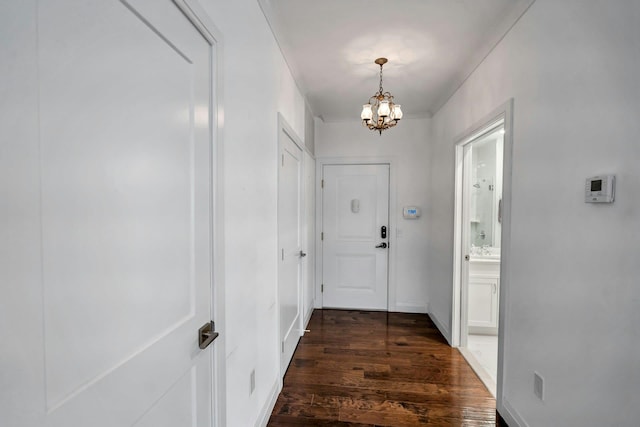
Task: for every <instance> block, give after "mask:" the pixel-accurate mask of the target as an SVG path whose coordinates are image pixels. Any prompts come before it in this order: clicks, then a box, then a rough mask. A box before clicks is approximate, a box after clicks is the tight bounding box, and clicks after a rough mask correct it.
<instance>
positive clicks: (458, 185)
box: [451, 98, 514, 413]
mask: <svg viewBox="0 0 640 427" xmlns="http://www.w3.org/2000/svg"><path fill="white" fill-rule="evenodd" d="M513 104H514V100H513V98H510V99H509V100H508V101H507V102H505V103H504V104H502V105H501V106H499V107H498V108H496V109H495V110H493V111H492V112H491V113H489V114H487V115H486V116H484V117H483V118H482V119H480V120H478V121H477V122H476V123H475V124H474V125H473V126H471V127H469V128H468V129H467V130H466V131H464V132H463V133H462V134H461V135H460V136H459V137H457V138H456V139H455V202H454V240H453V286H452V291H453V292H452V293H453V296H452V308H451V346H452V347H459V346H460V344H461V330H462V329H461V328H463V327H464V326H463V325H462V319H461V317H462V315H463V313H462V311H463V310H462V307H461V304H462V302H463V299H462V295H461V292H462V269H463V268H464V261H463V260H464V254H463V251H464V248H465V247H464V246H463V241H462V239H463V234H464V233H463V221H464V218H463V209H462V207H463V201H464V200H463V191H464V180H463V165H464V162H463V160H464V146H465V145H467V144H468V143H470V142H471V141H473V140H474V139H476V138H477V137H478V136H480V135H481V134H483V133H484V132H485V131H486V130H487V128H488V127H490V126H491V125H492V124H496V123H497V122H499V121H501V120H503V121H504V131H505V134H504V146H503V166H502V236H501V241H500V248H501V257H500V294H499V303H498V304H499V310H498V316H499V319H498V372H497V374H498V375H497V380H496V409H497V410H498V411H499V412H501V413H503V412H504V406H503V390H504V382H505V381H504V380H505V372H504V366H505V365H504V337H505V336H506V333H507V329H508V322H507V317H508V315H509V306H508V304H509V287H510V286H509V285H510V283H511V280H510V279H511V187H512V160H513ZM467 268H468V267H467ZM465 318H466V315H465Z"/></svg>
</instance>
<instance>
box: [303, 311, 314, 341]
mask: <svg viewBox="0 0 640 427" xmlns="http://www.w3.org/2000/svg"><path fill="white" fill-rule="evenodd" d="M313 310H314V307H313V303H311V305H310V306H309V307H307V315H306V316H305V318H304V319H303V322H302V324H303V325H304V328H305V329H306V328H307V326H309V320H311V315H312V314H313ZM300 335H304V333H302V334H300Z"/></svg>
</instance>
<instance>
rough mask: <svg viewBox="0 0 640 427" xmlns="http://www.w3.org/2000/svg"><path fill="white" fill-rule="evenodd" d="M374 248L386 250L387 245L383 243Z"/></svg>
mask: <svg viewBox="0 0 640 427" xmlns="http://www.w3.org/2000/svg"><path fill="white" fill-rule="evenodd" d="M376 248H382V249H387V244H386V243H385V242H382V243H380V244H379V245H378V246H376Z"/></svg>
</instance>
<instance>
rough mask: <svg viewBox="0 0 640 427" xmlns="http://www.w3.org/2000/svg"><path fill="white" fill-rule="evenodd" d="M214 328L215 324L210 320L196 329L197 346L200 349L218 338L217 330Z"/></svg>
mask: <svg viewBox="0 0 640 427" xmlns="http://www.w3.org/2000/svg"><path fill="white" fill-rule="evenodd" d="M214 329H215V324H214V323H213V321H210V322H207V323H205V324H204V325H203V326H202V327H201V328H200V329H199V330H198V347H200V349H201V350H204V349H205V348H207V347H209V344H211V343H212V342H213V340H215V339H216V338H218V335H219V334H218V333H217V332H214Z"/></svg>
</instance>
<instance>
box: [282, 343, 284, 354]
mask: <svg viewBox="0 0 640 427" xmlns="http://www.w3.org/2000/svg"><path fill="white" fill-rule="evenodd" d="M282 352H283V353H284V341H282Z"/></svg>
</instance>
